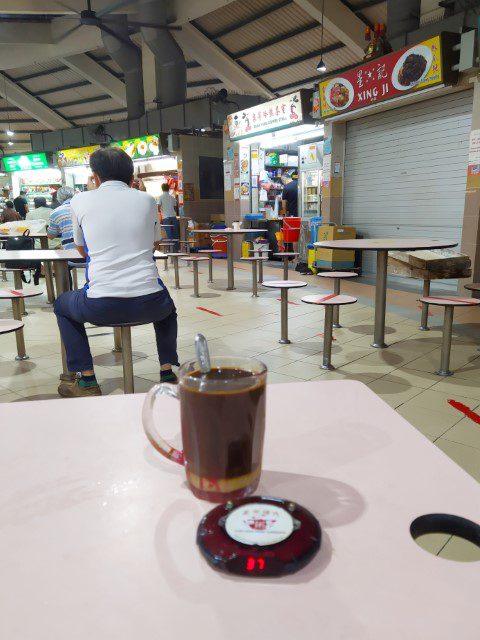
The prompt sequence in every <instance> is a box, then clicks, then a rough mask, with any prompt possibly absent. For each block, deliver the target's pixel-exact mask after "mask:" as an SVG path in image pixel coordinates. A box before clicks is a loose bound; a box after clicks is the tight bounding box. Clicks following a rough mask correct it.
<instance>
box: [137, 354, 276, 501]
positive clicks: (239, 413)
mask: <svg viewBox="0 0 480 640" xmlns="http://www.w3.org/2000/svg"><path fill="white" fill-rule="evenodd" d="M211 367H212V371H211V372H210V373H209V374H202V373H200V372H199V369H198V363H197V362H196V361H192V362H187V363H186V364H184V365H182V366H181V367H180V369H179V371H178V374H177V375H178V380H179V384H178V386H177V385H172V384H168V383H161V384H157V385H155V386H154V387H153V388H152V389H151V390H150V391H149V392H148V394H147V397H146V399H145V402H144V405H143V412H142V420H143V428H144V430H145V433H146V435H147V438H148V439H149V441H150V443H151V444H152V445H153V446H154V447H155V449H156V450H157V451H159V452H160V453H161V454H162V455H163V456H165V457H166V458H168V459H169V460H173V461H174V462H177V463H178V464H181V465H183V466H185V472H186V476H187V482H188V485H189V487H190V489H191V491H192V492H193V494H194V495H195V496H197V498H202V499H203V500H209V501H210V502H226V501H228V500H231V499H234V498H241V497H245V496H248V495H250V494H251V493H253V492H254V491H255V489H256V488H257V485H258V482H259V480H260V474H261V471H262V455H263V440H264V434H265V401H266V391H265V388H266V380H267V368H266V366H265V365H264V364H263V363H262V362H259V361H258V360H254V359H252V358H242V357H237V356H231V357H228V356H225V357H217V358H211ZM161 395H167V396H170V397H173V398H177V399H178V400H180V415H181V427H182V442H183V451H178V450H177V449H175V448H174V447H172V446H170V445H169V444H168V443H167V442H166V441H165V440H164V439H163V438H162V436H161V435H160V433H159V432H158V430H157V427H156V424H155V419H154V405H155V400H156V398H157V397H158V396H161Z"/></svg>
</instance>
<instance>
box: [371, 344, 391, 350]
mask: <svg viewBox="0 0 480 640" xmlns="http://www.w3.org/2000/svg"><path fill="white" fill-rule="evenodd" d="M370 346H372V347H375V349H386V348H387V347H388V344H385V342H381V343H380V344H377V343H376V342H373V343H372V344H371V345H370Z"/></svg>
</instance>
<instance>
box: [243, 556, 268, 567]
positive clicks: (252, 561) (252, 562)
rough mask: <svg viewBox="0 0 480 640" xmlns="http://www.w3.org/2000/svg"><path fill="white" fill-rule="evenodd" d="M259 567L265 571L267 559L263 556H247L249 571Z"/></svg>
mask: <svg viewBox="0 0 480 640" xmlns="http://www.w3.org/2000/svg"><path fill="white" fill-rule="evenodd" d="M255 568H257V569H258V570H259V571H263V570H264V569H265V560H264V559H263V558H254V557H253V556H250V557H249V558H247V571H255Z"/></svg>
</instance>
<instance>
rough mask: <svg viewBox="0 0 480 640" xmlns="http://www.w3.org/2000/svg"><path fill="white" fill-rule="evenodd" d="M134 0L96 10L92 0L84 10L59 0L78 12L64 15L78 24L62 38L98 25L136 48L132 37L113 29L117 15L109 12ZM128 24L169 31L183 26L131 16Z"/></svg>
mask: <svg viewBox="0 0 480 640" xmlns="http://www.w3.org/2000/svg"><path fill="white" fill-rule="evenodd" d="M133 1H134V0H119V1H118V2H113V3H112V4H110V5H108V6H107V7H105V8H104V9H100V11H94V10H93V9H92V2H91V0H86V2H87V8H86V9H84V10H83V11H77V10H76V9H73V8H72V7H69V6H68V5H66V4H63V2H59V1H58V0H57V4H58V5H60V6H61V7H63V8H64V9H68V11H73V12H74V13H76V14H77V15H75V16H71V15H66V16H63V17H62V20H76V21H78V24H77V25H75V26H74V27H72V28H71V29H69V30H68V31H67V32H66V33H64V34H63V36H62V40H63V39H64V38H66V37H67V36H69V35H70V34H72V33H73V32H74V31H76V30H77V29H79V28H80V27H82V26H87V27H98V28H99V29H100V30H101V31H104V32H105V33H108V34H109V35H111V36H113V37H114V38H116V39H117V40H120V42H123V43H124V44H126V45H128V46H129V47H133V48H136V46H135V44H134V43H133V42H132V41H131V40H130V39H128V38H124V37H122V35H121V34H119V33H117V32H116V31H115V30H114V29H111V28H110V27H109V26H108V22H109V21H114V20H115V17H114V16H110V15H109V14H111V13H112V12H113V11H116V10H117V9H121V8H122V7H126V6H127V5H129V4H132V3H133ZM127 26H129V27H151V28H152V29H166V30H168V31H180V30H181V28H182V27H179V26H175V25H172V26H170V25H165V24H158V23H155V22H143V21H138V20H130V18H127Z"/></svg>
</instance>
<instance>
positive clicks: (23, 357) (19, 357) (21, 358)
mask: <svg viewBox="0 0 480 640" xmlns="http://www.w3.org/2000/svg"><path fill="white" fill-rule="evenodd" d="M29 358H30V356H26V355H25V356H15V360H28V359H29Z"/></svg>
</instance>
